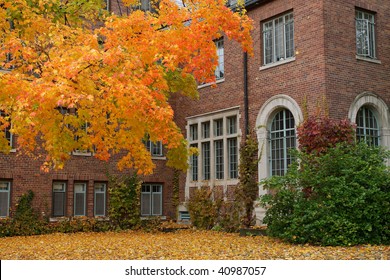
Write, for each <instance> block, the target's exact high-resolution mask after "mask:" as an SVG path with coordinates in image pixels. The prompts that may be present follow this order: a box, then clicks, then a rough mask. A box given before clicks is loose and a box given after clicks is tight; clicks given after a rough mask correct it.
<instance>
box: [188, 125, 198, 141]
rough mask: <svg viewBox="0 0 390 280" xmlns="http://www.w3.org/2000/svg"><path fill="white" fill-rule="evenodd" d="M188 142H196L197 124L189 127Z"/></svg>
mask: <svg viewBox="0 0 390 280" xmlns="http://www.w3.org/2000/svg"><path fill="white" fill-rule="evenodd" d="M190 140H191V141H193V140H198V124H192V125H190Z"/></svg>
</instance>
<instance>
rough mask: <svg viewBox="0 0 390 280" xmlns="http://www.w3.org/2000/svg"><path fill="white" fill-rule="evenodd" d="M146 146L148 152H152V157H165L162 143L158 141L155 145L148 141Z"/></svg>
mask: <svg viewBox="0 0 390 280" xmlns="http://www.w3.org/2000/svg"><path fill="white" fill-rule="evenodd" d="M145 145H146V148H147V149H148V151H149V152H150V154H151V155H152V157H161V156H162V155H163V152H162V142H161V141H157V142H156V143H153V142H152V141H150V140H149V139H148V140H147V141H146V143H145Z"/></svg>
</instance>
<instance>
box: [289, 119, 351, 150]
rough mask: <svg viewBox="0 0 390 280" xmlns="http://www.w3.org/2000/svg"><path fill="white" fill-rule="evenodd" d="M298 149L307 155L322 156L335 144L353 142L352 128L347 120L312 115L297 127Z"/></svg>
mask: <svg viewBox="0 0 390 280" xmlns="http://www.w3.org/2000/svg"><path fill="white" fill-rule="evenodd" d="M297 132H298V139H299V147H300V149H303V150H304V151H305V152H307V153H315V154H323V153H325V152H326V151H327V150H328V148H331V147H335V146H336V144H337V143H348V144H352V143H354V142H355V130H354V126H353V125H352V124H351V122H350V121H349V120H334V119H331V118H329V117H328V116H317V115H312V116H309V117H307V118H306V119H305V120H304V121H303V123H302V124H301V125H299V126H298V129H297Z"/></svg>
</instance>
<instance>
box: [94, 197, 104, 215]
mask: <svg viewBox="0 0 390 280" xmlns="http://www.w3.org/2000/svg"><path fill="white" fill-rule="evenodd" d="M105 206H106V199H105V194H104V193H96V194H95V216H105V215H106V213H105V209H106V207H105Z"/></svg>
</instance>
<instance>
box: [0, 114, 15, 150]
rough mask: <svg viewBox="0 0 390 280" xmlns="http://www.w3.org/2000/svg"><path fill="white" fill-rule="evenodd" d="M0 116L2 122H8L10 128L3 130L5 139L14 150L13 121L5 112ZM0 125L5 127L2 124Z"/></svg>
mask: <svg viewBox="0 0 390 280" xmlns="http://www.w3.org/2000/svg"><path fill="white" fill-rule="evenodd" d="M0 116H1V118H2V121H4V122H8V126H7V127H5V128H4V129H3V131H4V134H5V139H6V140H7V141H8V143H9V145H10V147H11V148H13V147H14V146H13V134H12V133H11V121H10V119H9V117H8V116H7V115H6V114H5V113H4V112H3V111H0ZM0 125H3V123H2V122H1V123H0Z"/></svg>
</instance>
